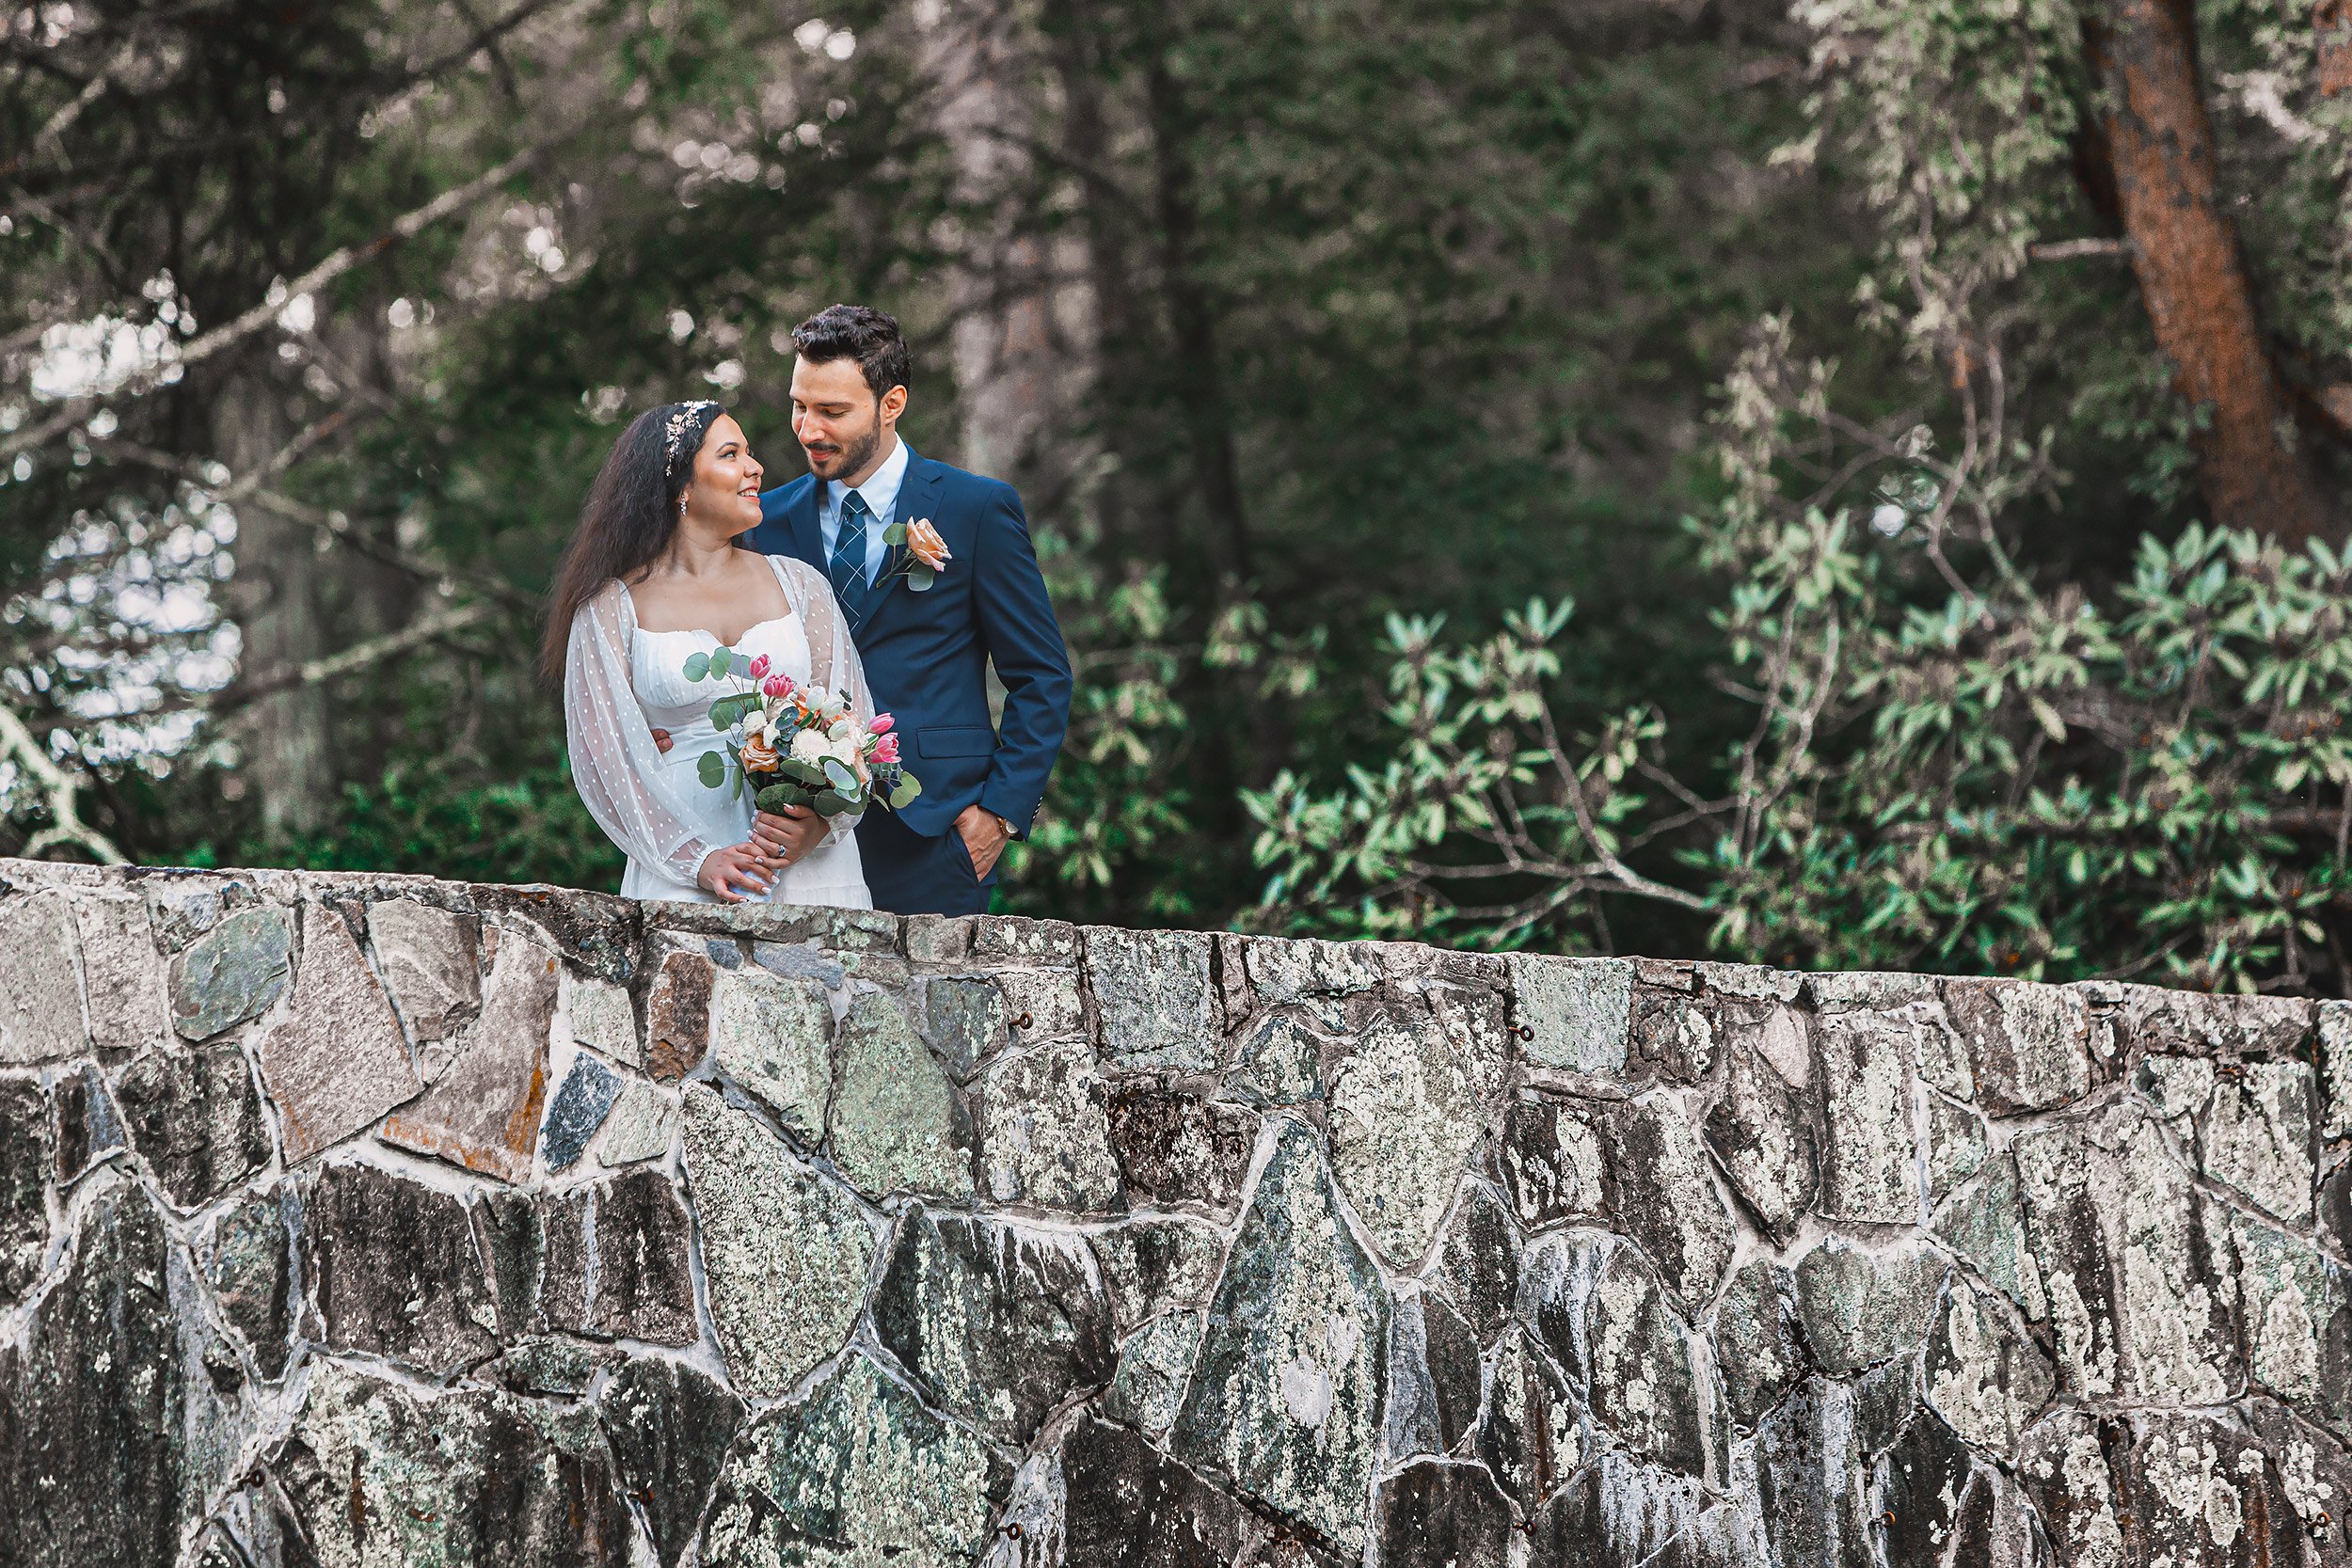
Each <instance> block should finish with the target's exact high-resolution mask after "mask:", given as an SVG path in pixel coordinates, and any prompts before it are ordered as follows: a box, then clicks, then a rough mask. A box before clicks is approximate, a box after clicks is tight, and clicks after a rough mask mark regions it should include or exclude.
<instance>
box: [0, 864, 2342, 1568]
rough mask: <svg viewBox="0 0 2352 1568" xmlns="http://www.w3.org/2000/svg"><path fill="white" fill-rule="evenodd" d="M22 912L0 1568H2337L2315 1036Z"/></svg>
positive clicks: (94, 911) (2094, 1016)
mask: <svg viewBox="0 0 2352 1568" xmlns="http://www.w3.org/2000/svg"><path fill="white" fill-rule="evenodd" d="M0 874H4V875H5V877H6V879H7V887H6V892H5V894H0V1564H39V1565H41V1568H149V1565H155V1568H162V1565H168V1564H200V1565H202V1568H255V1565H269V1568H292V1565H296V1564H313V1563H315V1564H322V1565H325V1568H348V1565H361V1564H365V1565H376V1564H381V1565H386V1568H392V1565H398V1568H409V1565H413V1564H432V1565H435V1568H538V1565H552V1564H613V1565H621V1564H628V1565H643V1564H648V1563H659V1564H661V1565H662V1568H671V1565H675V1564H678V1563H681V1562H683V1563H702V1564H707V1565H717V1564H726V1565H735V1564H758V1565H784V1564H802V1565H827V1568H851V1565H873V1568H884V1565H887V1568H932V1565H946V1564H969V1563H974V1562H985V1563H988V1564H993V1565H996V1568H1011V1565H1013V1564H1046V1563H1071V1564H1084V1565H1087V1568H1095V1565H1134V1568H1146V1565H1151V1568H1193V1565H1200V1564H1238V1563H1254V1564H1337V1563H1347V1564H1377V1565H1379V1568H1406V1565H1421V1564H1428V1565H1433V1568H1434V1565H1439V1564H1453V1565H1455V1568H1501V1565H1504V1564H1571V1563H1573V1564H1595V1565H1601V1564H1606V1565H1624V1568H1632V1565H1635V1564H1656V1565H1660V1568H1668V1565H1691V1568H1696V1565H1702V1564H1750V1563H1758V1564H1760V1563H1775V1564H1780V1565H1783V1568H1793V1565H1795V1564H1799V1563H1804V1564H1826V1563H1865V1562H1887V1563H1898V1564H1930V1563H1933V1564H1953V1565H1960V1564H1985V1563H1998V1564H2010V1563H2018V1564H2044V1563H2046V1564H2067V1565H2077V1564H2078V1565H2083V1568H2090V1565H2102V1568H2109V1565H2111V1568H2124V1565H2137V1568H2158V1565H2164V1568H2190V1565H2196V1564H2225V1563H2228V1564H2238V1563H2243V1564H2290V1563H2291V1564H2318V1563H2345V1562H2347V1561H2352V1536H2348V1535H2347V1533H2346V1527H2345V1523H2344V1520H2345V1517H2346V1515H2347V1514H2348V1513H2352V1461H2348V1460H2347V1451H2348V1449H2352V1301H2348V1300H2347V1278H2348V1277H2352V1276H2347V1272H2346V1266H2345V1265H2346V1249H2347V1243H2352V1167H2348V1166H2347V1146H2348V1143H2352V1138H2348V1135H2352V1009H2346V1008H2344V1007H2340V1006H2334V1005H2330V1006H2320V1007H2314V1006H2312V1005H2310V1004H2307V1003H2302V1002H2295V1001H2283V1000H2256V999H2232V1000H2226V1001H2224V1000H2218V999H2215V998H2209V997H2202V996H2195V995H2186V994H2182V993H2178V992H2171V991H2164V990H2149V989H2144V988H2140V987H2135V986H2122V985H2094V986H2074V987H2039V986H2032V985H2025V984H2018V983H2013V982H2002V981H1952V980H1947V981H1941V982H1939V981H1935V980H1931V979H1923V978H1918V977H1915V976H1908V975H1886V974H1847V975H1827V974H1824V975H1805V976H1800V975H1795V974H1776V973H1772V972H1770V971H1765V970H1757V969H1747V968H1738V967H1731V966H1724V965H1715V964H1695V965H1693V964H1675V963H1653V962H1646V961H1642V960H1631V961H1627V960H1617V959H1601V960H1582V961H1579V960H1567V959H1553V958H1491V957H1483V956H1469V955H1461V954H1449V953H1440V952H1435V951H1432V950H1429V949H1425V948H1420V947H1411V946H1402V945H1379V944H1362V945H1344V946H1343V945H1334V944H1328V943H1320V942H1276V941H1261V940H1245V939H1241V938H1235V937H1230V936H1205V935H1197V934H1187V933H1175V932H1129V931H1118V930H1107V929H1084V930H1082V929H1077V928H1073V927H1069V926H1065V925H1058V924H1055V923H1051V922H1030V921H1017V920H977V921H939V920H912V921H907V922H903V923H901V922H899V921H898V920H895V919H892V918H889V917H882V916H872V915H850V914H842V913H835V912H828V911H758V912H753V913H745V912H740V911H720V910H716V909H711V908H702V907H687V906H663V905H648V906H639V905H635V904H630V903H628V902H624V901H622V900H618V899H613V898H608V897H601V896H596V895H582V894H574V893H563V892H552V891H549V890H546V889H526V888H491V887H465V886H458V885H454V884H450V883H440V882H431V881H424V880H419V879H377V878H358V877H328V876H310V875H298V874H293V873H280V872H259V873H234V874H222V875H195V874H184V873H164V872H140V871H132V872H124V873H101V872H95V871H87V870H76V869H68V868H58V867H51V866H38V865H31V864H26V863H0Z"/></svg>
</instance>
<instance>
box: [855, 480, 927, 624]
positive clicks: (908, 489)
mask: <svg viewBox="0 0 2352 1568" xmlns="http://www.w3.org/2000/svg"><path fill="white" fill-rule="evenodd" d="M939 481H940V466H939V465H938V464H936V463H934V462H932V461H931V460H930V458H928V457H923V456H920V455H918V454H917V453H916V452H915V450H914V448H913V447H909V448H907V474H906V478H905V479H903V480H901V481H899V482H898V499H897V500H896V501H894V502H893V503H891V508H890V521H891V524H892V526H894V527H895V526H897V525H898V524H900V523H911V522H914V520H915V519H916V518H918V517H926V518H928V517H932V516H935V515H936V513H935V511H934V507H935V505H936V503H937V501H938V499H939ZM906 557H907V547H906V546H904V545H893V546H890V547H889V548H888V549H887V550H885V551H883V552H882V581H881V584H880V586H878V587H877V588H875V589H874V590H873V591H872V597H870V598H868V599H867V600H866V625H868V626H871V625H872V624H873V622H874V617H875V616H877V615H879V614H881V613H882V606H883V605H884V604H886V603H888V602H889V600H890V596H891V595H892V594H896V593H898V590H899V587H900V585H901V584H903V583H904V582H905V581H906V576H905V574H904V573H902V572H900V571H899V570H898V568H899V567H900V566H901V565H903V564H904V563H905V562H906Z"/></svg>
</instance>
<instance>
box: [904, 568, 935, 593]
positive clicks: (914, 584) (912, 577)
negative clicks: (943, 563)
mask: <svg viewBox="0 0 2352 1568" xmlns="http://www.w3.org/2000/svg"><path fill="white" fill-rule="evenodd" d="M938 580H939V574H938V573H937V572H934V571H932V570H931V569H930V567H929V566H925V565H921V564H916V565H914V566H910V567H908V568H907V587H908V588H909V589H911V590H913V591H914V593H917V594H922V593H926V592H928V591H929V590H930V586H931V584H932V583H934V582H937V581H938Z"/></svg>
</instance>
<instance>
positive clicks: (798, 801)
mask: <svg viewBox="0 0 2352 1568" xmlns="http://www.w3.org/2000/svg"><path fill="white" fill-rule="evenodd" d="M816 798H817V797H816V794H815V792H813V791H811V790H810V789H808V788H807V787H806V786H805V785H803V784H794V783H793V782H792V781H791V780H789V779H787V780H785V781H783V782H782V783H780V784H762V785H761V786H760V788H759V792H758V793H757V794H756V795H755V796H753V797H752V800H753V803H754V804H755V805H757V806H758V807H759V809H760V810H761V811H764V812H780V811H782V810H783V809H784V808H785V807H787V806H804V805H807V804H808V803H809V802H810V801H811V800H815V799H816Z"/></svg>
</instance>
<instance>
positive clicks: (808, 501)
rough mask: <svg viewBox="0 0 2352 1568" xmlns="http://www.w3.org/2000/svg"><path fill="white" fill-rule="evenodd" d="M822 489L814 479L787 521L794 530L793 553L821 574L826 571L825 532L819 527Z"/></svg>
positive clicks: (793, 506)
mask: <svg viewBox="0 0 2352 1568" xmlns="http://www.w3.org/2000/svg"><path fill="white" fill-rule="evenodd" d="M820 488H821V486H820V485H818V483H817V481H816V480H815V479H813V478H812V479H811V480H810V481H809V482H808V488H807V489H806V490H805V491H804V492H803V493H802V496H801V499H799V500H798V501H795V502H794V503H793V505H792V510H791V512H790V513H789V514H788V515H787V517H786V519H785V521H786V523H787V526H788V527H789V528H790V529H791V530H792V553H793V554H795V555H797V556H799V557H800V558H801V559H802V560H803V561H805V562H808V563H809V564H810V565H812V566H814V567H816V568H817V569H818V571H820V572H821V571H823V570H824V569H825V531H824V530H823V529H820V528H818V526H817V494H818V490H819V489H820Z"/></svg>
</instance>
